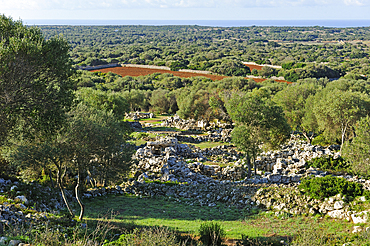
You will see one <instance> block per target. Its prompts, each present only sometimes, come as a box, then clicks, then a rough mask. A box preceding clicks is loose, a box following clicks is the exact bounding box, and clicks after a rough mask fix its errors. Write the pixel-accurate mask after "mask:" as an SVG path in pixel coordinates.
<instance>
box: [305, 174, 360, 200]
mask: <svg viewBox="0 0 370 246" xmlns="http://www.w3.org/2000/svg"><path fill="white" fill-rule="evenodd" d="M299 188H300V189H303V190H304V192H305V193H306V194H307V195H309V196H311V197H313V198H316V199H319V200H323V199H324V198H326V197H331V196H335V195H337V194H341V195H342V196H343V195H345V196H347V197H348V198H350V199H353V198H355V197H357V196H361V195H363V194H364V189H363V186H362V184H358V183H355V182H350V181H347V180H346V179H344V178H338V177H334V176H326V177H323V178H311V177H308V178H305V179H303V180H302V182H301V184H300V185H299Z"/></svg>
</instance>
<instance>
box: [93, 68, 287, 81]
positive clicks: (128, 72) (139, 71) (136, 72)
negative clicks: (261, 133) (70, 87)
mask: <svg viewBox="0 0 370 246" xmlns="http://www.w3.org/2000/svg"><path fill="white" fill-rule="evenodd" d="M248 66H250V67H253V66H256V67H257V65H248ZM258 67H262V66H258ZM260 69H261V68H260ZM97 71H100V72H102V73H108V72H112V73H115V74H119V75H121V76H123V77H125V76H132V77H138V76H143V75H148V74H153V73H170V74H173V75H175V76H178V77H183V78H190V77H199V76H202V77H207V78H210V79H212V80H213V81H215V80H221V79H223V78H227V77H228V76H221V75H213V74H199V73H190V72H179V71H168V70H162V69H151V68H139V67H111V68H102V69H97V70H91V72H97ZM253 80H254V81H256V82H257V83H259V82H262V81H264V80H266V79H262V78H253ZM276 82H283V83H290V82H288V81H285V80H276Z"/></svg>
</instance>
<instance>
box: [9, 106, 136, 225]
mask: <svg viewBox="0 0 370 246" xmlns="http://www.w3.org/2000/svg"><path fill="white" fill-rule="evenodd" d="M129 133H130V130H129V127H128V126H126V124H125V123H124V122H122V121H119V120H118V119H117V118H116V117H115V116H114V114H113V113H112V111H108V112H107V111H102V110H97V109H95V108H92V107H87V106H86V105H85V104H81V103H80V104H78V105H77V107H76V108H74V109H73V110H72V111H70V112H69V113H68V118H67V124H66V125H65V126H64V128H63V129H61V130H60V131H59V132H58V135H56V136H55V137H54V138H52V139H48V140H47V141H39V142H33V143H29V142H23V143H17V144H16V145H14V146H13V148H12V149H11V151H9V154H7V159H8V160H10V161H12V162H13V163H15V164H16V165H17V166H18V168H19V169H24V168H35V167H38V166H42V167H45V168H48V169H52V170H55V171H56V174H57V178H56V180H57V184H58V187H59V189H60V191H61V193H62V197H63V200H64V202H65V204H66V206H67V208H68V210H69V212H70V213H71V214H72V215H73V211H72V210H71V209H70V206H69V204H68V201H67V199H66V196H65V193H64V177H65V174H66V172H67V170H68V171H69V172H71V173H73V174H77V182H76V186H75V196H76V199H77V201H78V203H79V204H80V207H81V212H80V219H82V218H83V216H84V208H85V207H84V204H83V203H82V202H81V200H80V197H79V192H80V189H81V186H83V181H84V180H85V178H86V177H87V176H88V175H89V176H90V178H91V179H94V180H99V181H100V182H101V183H102V184H104V185H105V184H106V183H107V182H109V181H114V180H117V178H121V177H122V176H123V175H125V174H126V172H127V171H128V168H129V166H130V163H131V162H130V160H131V155H132V153H133V148H131V147H130V146H129V145H127V144H125V142H126V140H127V139H128V134H129ZM95 183H97V182H95Z"/></svg>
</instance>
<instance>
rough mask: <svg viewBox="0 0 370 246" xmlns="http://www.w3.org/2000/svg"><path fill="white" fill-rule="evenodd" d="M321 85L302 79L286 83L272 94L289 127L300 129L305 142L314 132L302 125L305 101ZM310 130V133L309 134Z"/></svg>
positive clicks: (309, 140)
mask: <svg viewBox="0 0 370 246" xmlns="http://www.w3.org/2000/svg"><path fill="white" fill-rule="evenodd" d="M321 89H322V87H321V86H320V85H318V84H317V83H316V80H315V82H306V81H302V82H300V83H295V84H291V85H288V86H287V87H285V88H284V89H283V90H282V91H279V92H278V93H276V95H275V96H274V98H273V100H274V101H275V102H276V103H277V105H279V106H281V107H282V108H283V110H284V115H285V118H286V119H287V120H288V123H289V125H290V127H291V128H292V129H293V130H295V131H301V132H302V133H303V135H304V136H305V137H306V139H307V142H309V143H311V141H312V138H313V136H314V134H313V133H312V131H311V130H312V129H310V128H308V127H305V125H303V117H304V116H305V114H306V109H308V108H307V107H306V101H307V98H308V97H309V96H311V95H315V94H316V92H317V91H319V90H321ZM310 132H311V134H310Z"/></svg>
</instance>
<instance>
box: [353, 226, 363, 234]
mask: <svg viewBox="0 0 370 246" xmlns="http://www.w3.org/2000/svg"><path fill="white" fill-rule="evenodd" d="M361 231H362V228H361V226H354V227H353V230H352V233H359V232H361Z"/></svg>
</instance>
